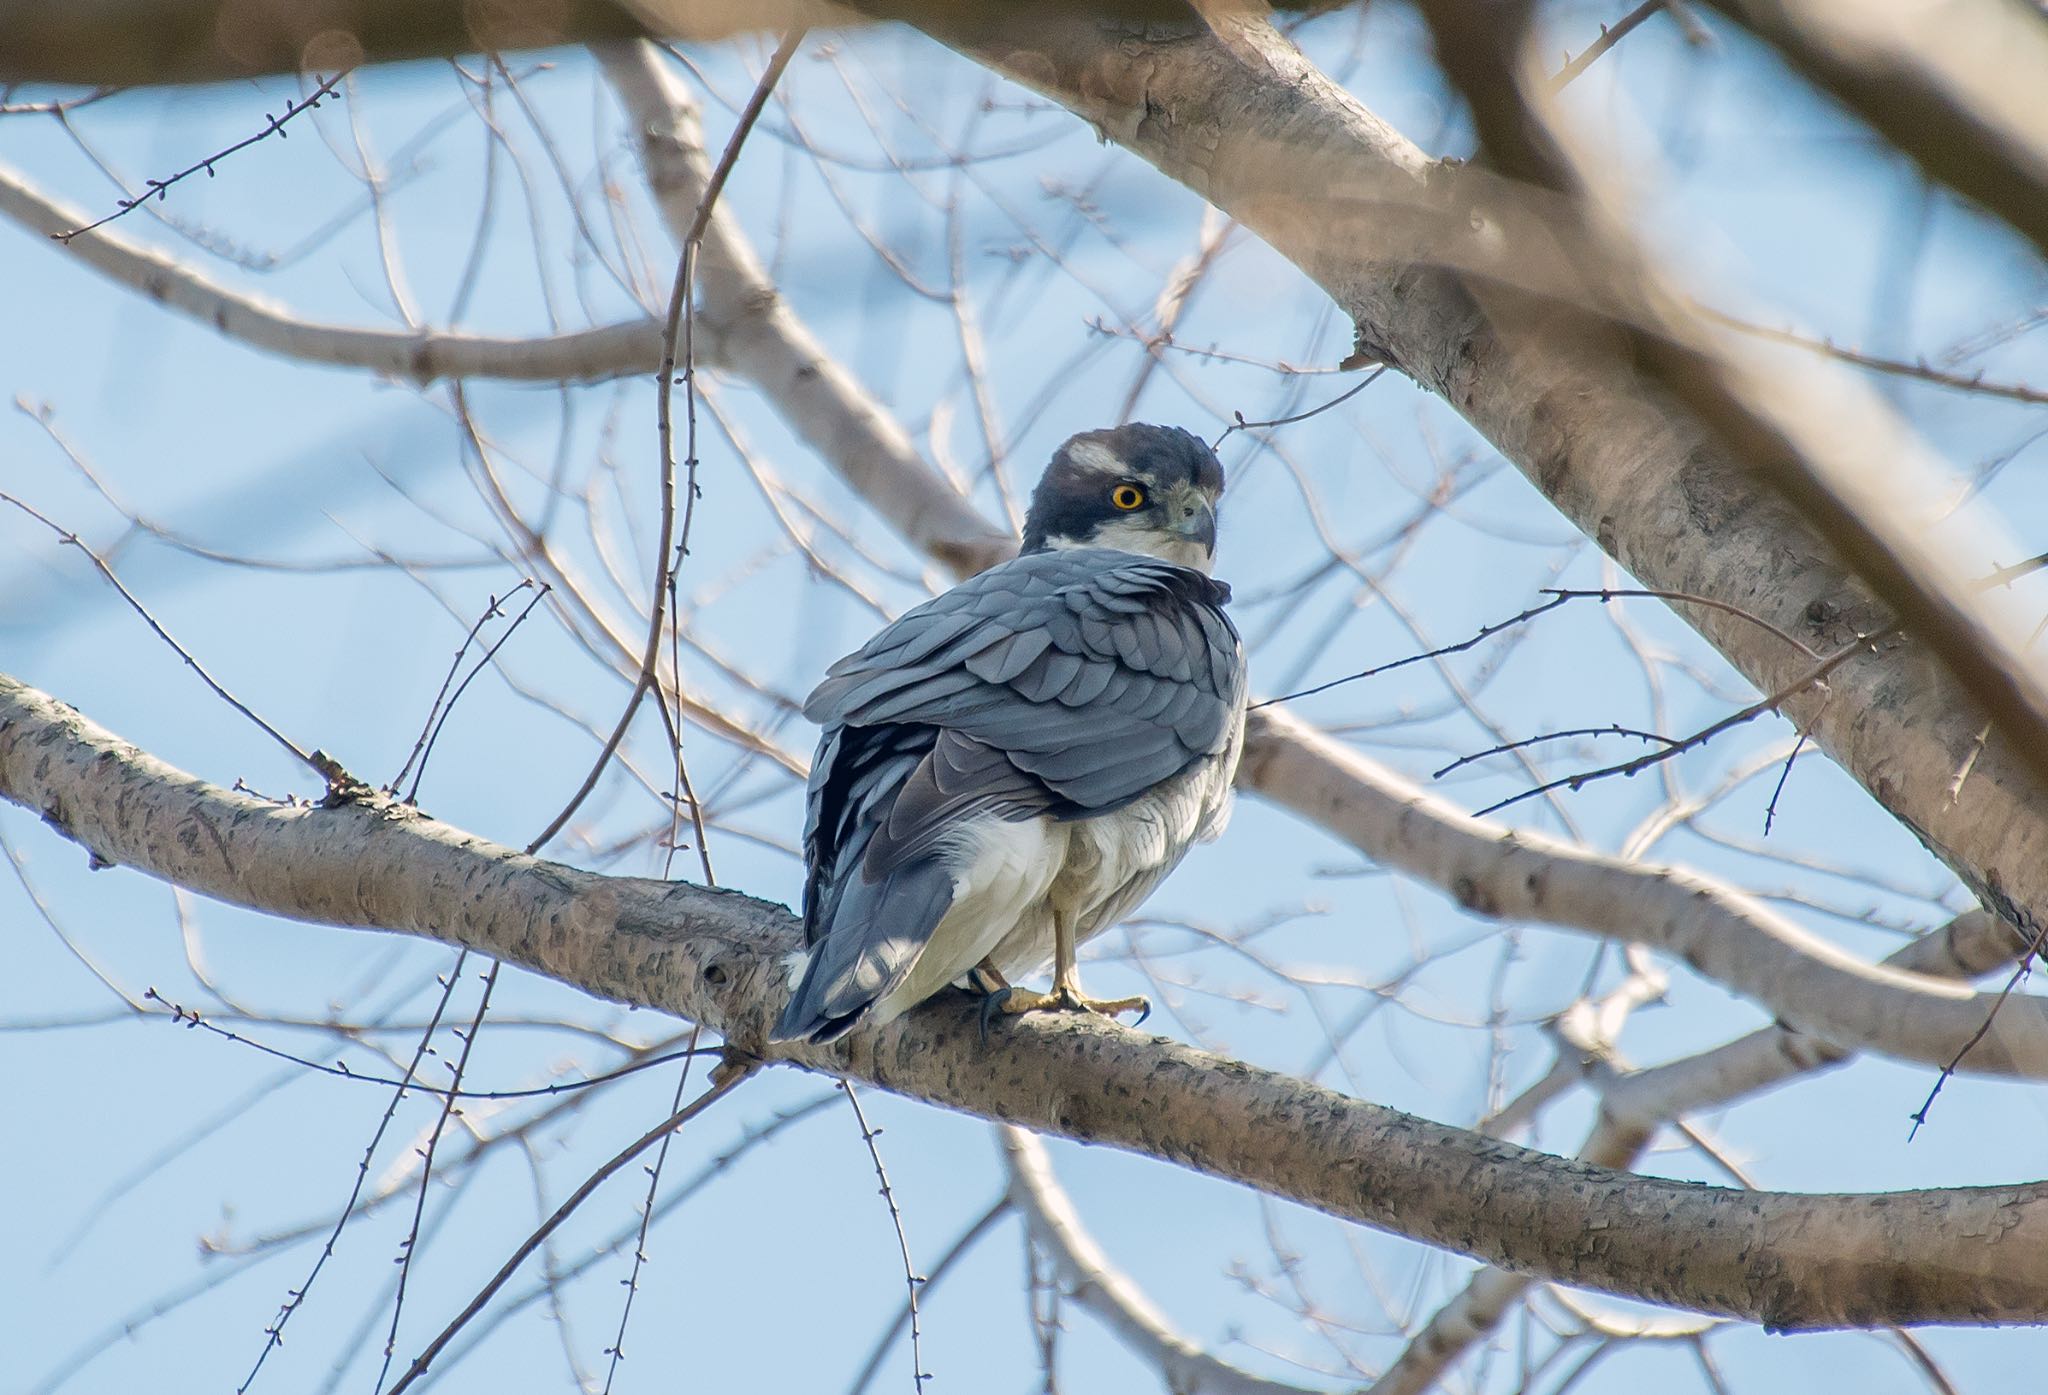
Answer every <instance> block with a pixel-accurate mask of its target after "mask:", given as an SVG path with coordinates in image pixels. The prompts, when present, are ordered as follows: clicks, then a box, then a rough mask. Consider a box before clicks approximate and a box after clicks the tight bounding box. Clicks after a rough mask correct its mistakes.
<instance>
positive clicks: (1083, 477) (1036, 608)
mask: <svg viewBox="0 0 2048 1395" xmlns="http://www.w3.org/2000/svg"><path fill="white" fill-rule="evenodd" d="M1222 492H1223V467H1222V465H1220V464H1219V463H1218V462H1217V460H1216V456H1215V454H1214V452H1212V451H1211V450H1210V449H1209V448H1208V447H1207V446H1206V445H1204V444H1203V443H1202V442H1201V441H1200V440H1198V439H1196V438H1195V437H1194V436H1191V435H1189V434H1188V433H1187V432H1185V431H1181V430H1177V429H1174V428H1170V427H1162V426H1143V425H1131V426H1121V427H1118V428H1116V429H1115V430H1111V431H1088V432H1083V433H1082V434H1080V435H1078V436H1075V437H1074V438H1073V439H1071V440H1069V441H1068V442H1067V443H1066V444H1065V445H1063V446H1061V447H1060V448H1059V450H1058V452H1057V453H1055V454H1054V456H1053V458H1052V464H1051V465H1050V466H1049V467H1047V469H1046V472H1045V477H1044V478H1043V479H1042V480H1040V481H1039V484H1038V488H1037V490H1036V491H1035V492H1034V493H1033V494H1032V496H1031V509H1030V512H1029V514H1028V516H1027V517H1026V519H1025V525H1024V547H1023V552H1022V554H1021V555H1020V556H1017V557H1015V558H1013V559H1011V560H1010V561H1007V562H1004V563H1002V564H1000V565H998V566H994V567H991V568H989V569H988V570H987V571H985V572H982V573H981V574H980V575H979V576H974V577H970V578H969V579H967V580H966V581H963V582H961V583H960V584H959V585H958V586H955V587H954V588H953V589H952V590H950V591H948V592H946V593H945V594H944V595H941V596H939V597H937V598H935V599H933V600H931V601H928V602H926V603H925V604H923V605H921V606H918V607H917V608H916V609H914V610H911V611H909V612H907V613H906V614H905V615H903V616H902V617H901V618H900V619H898V620H897V621H896V622H895V623H894V624H892V625H890V626H888V628H886V629H884V630H883V631H882V632H881V633H880V634H878V635H876V636H875V637H874V638H873V639H871V640H869V641H868V642H867V644H866V645H865V646H863V647H862V648H861V649H860V650H859V652H857V653H854V654H851V655H848V656H847V657H846V658H844V659H841V660H840V661H839V662H838V663H836V664H834V665H833V666H832V667H831V669H830V671H829V672H828V673H827V675H826V677H825V681H824V682H823V683H821V684H819V685H818V688H817V691H815V692H813V693H812V694H811V696H810V699H809V700H808V701H807V702H806V703H805V704H804V715H805V716H807V717H809V718H810V719H811V720H812V721H814V722H817V723H818V724H819V725H821V726H822V727H823V728H824V734H823V737H822V739H821V740H820V741H819V744H818V755H817V760H816V762H815V763H814V764H813V765H812V767H811V781H810V795H809V805H808V809H807V812H806V820H805V827H804V858H805V862H806V864H807V867H808V876H807V878H806V880H805V883H804V938H805V941H806V942H807V944H808V945H809V948H808V950H807V951H806V952H805V953H803V954H801V955H798V956H795V957H794V958H793V959H792V962H791V979H792V982H793V983H794V985H795V991H794V994H793V996H792V997H791V998H790V1000H789V1005H788V1007H787V1008H786V1009H785V1010H784V1011H783V1014H782V1018H781V1020H780V1021H779V1022H778V1023H777V1024H776V1027H775V1031H774V1033H773V1038H774V1039H775V1040H777V1041H792V1040H808V1041H831V1040H833V1039H834V1038H836V1037H840V1036H843V1035H845V1034H846V1033H847V1032H850V1031H852V1030H853V1029H854V1028H856V1027H860V1026H863V1025H876V1024H880V1023H883V1022H887V1021H889V1020H890V1019H892V1018H895V1017H898V1016H901V1015H902V1014H903V1013H904V1012H906V1011H908V1010H909V1009H910V1008H912V1007H915V1006H916V1005H917V1004H918V1003H920V1002H923V1001H924V1000H925V999H926V998H929V997H930V996H932V994H934V993H936V992H938V991H939V990H940V989H941V988H944V987H945V986H946V985H947V984H950V983H954V982H956V981H965V982H967V983H968V984H969V985H970V986H972V987H974V988H976V989H978V990H979V991H981V992H983V993H985V994H988V995H990V996H989V1003H988V1006H989V1008H990V1009H992V1010H996V1011H1002V1012H1025V1011H1031V1010H1033V1009H1036V1008H1040V1007H1071V1008H1084V1009H1089V1010H1093V1011H1097V1012H1121V1011H1126V1010H1132V1009H1142V1008H1144V1007H1145V1003H1144V1000H1143V999H1140V998H1132V999H1124V1000H1120V1001H1115V1002H1100V1001H1096V1000H1092V999H1089V998H1086V997H1084V996H1082V994H1081V991H1080V987H1079V985H1078V984H1077V983H1076V982H1075V978H1074V949H1075V946H1076V945H1078V944H1079V943H1080V942H1081V941H1083V940H1085V939H1087V938H1088V937H1089V936H1091V935H1093V934H1096V933H1097V932H1098V931H1101V930H1104V929H1107V928H1108V927H1109V926H1111V925H1114V924H1115V923H1116V922H1117V921H1118V920H1119V919H1121V918H1122V917H1124V916H1126V915H1128V914H1129V913H1130V912H1131V911H1132V910H1133V909H1135V908H1136V907H1137V905H1138V903H1139V902H1141V901H1143V900H1144V899H1145V897H1146V896H1147V895H1149V894H1150V893H1151V891H1152V889H1153V888H1154V887H1155V886H1157V885H1158V884H1159V882H1160V880H1161V879H1162V878H1163V877H1165V876H1166V874H1167V873H1168V872H1170V871H1172V870H1173V868H1174V866H1175V865H1176V864H1178V863H1179V861H1180V860H1181V857H1182V855H1183V854H1185V853H1186V852H1187V850H1188V848H1189V846H1190V845H1192V844H1194V843H1196V842H1198V841H1203V840H1206V839H1209V838H1212V837H1214V836H1215V835H1216V834H1217V833H1219V832H1220V831H1221V830H1222V826H1223V823H1224V820H1225V819H1226V818H1227V817H1228V813H1229V799H1230V782H1231V777H1232V776H1233V775H1234V774H1235V773H1236V770H1237V758H1238V752H1239V749H1240V747H1241V746H1242V744H1243V740H1244V712H1245V665H1244V649H1243V646H1242V645H1241V644H1240V643H1239V641H1238V636H1237V630H1236V629H1235V628H1234V627H1233V626H1232V625H1231V623H1230V620H1229V619H1228V618H1227V617H1226V616H1225V615H1224V613H1223V604H1224V602H1225V601H1227V600H1228V599H1229V597H1230V588H1229V587H1227V586H1225V585H1224V584H1223V583H1222V582H1219V581H1214V580H1211V579H1210V576H1209V568H1210V564H1211V561H1212V559H1213V558H1214V556H1215V550H1216V501H1217V497H1218V496H1219V495H1220V494H1221V493H1222ZM1048 958H1050V959H1051V960H1052V962H1053V978H1052V992H1050V993H1034V992H1031V991H1029V990H1026V989H1021V988H1013V987H1011V986H1010V984H1009V979H1010V978H1012V977H1016V976H1021V975H1023V974H1026V973H1030V972H1032V971H1034V970H1035V969H1037V968H1038V966H1040V965H1042V964H1043V963H1045V961H1046V960H1047V959H1048ZM984 1020H986V1019H984Z"/></svg>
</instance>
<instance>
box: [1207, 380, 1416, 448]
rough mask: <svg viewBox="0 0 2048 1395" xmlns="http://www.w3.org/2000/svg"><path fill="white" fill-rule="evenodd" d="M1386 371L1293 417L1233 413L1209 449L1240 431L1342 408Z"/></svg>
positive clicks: (1305, 419) (1274, 424)
mask: <svg viewBox="0 0 2048 1395" xmlns="http://www.w3.org/2000/svg"><path fill="white" fill-rule="evenodd" d="M1386 371H1387V365H1385V364H1384V363H1382V364H1380V365H1379V366H1378V367H1377V368H1374V369H1373V370H1372V372H1370V373H1368V374H1366V375H1365V380H1364V381H1363V382H1360V383H1357V384H1355V385H1353V386H1352V387H1348V388H1346V389H1345V390H1344V391H1342V392H1340V393H1338V394H1337V395H1336V396H1335V397H1333V398H1331V399H1330V400H1329V401H1328V402H1325V403H1323V404H1322V405H1321V406H1320V407H1311V408H1309V409H1308V410H1307V411H1305V412H1296V413H1295V414H1294V415H1293V416H1291V417H1275V418H1273V419H1272V420H1271V421H1246V420H1245V419H1244V413H1243V412H1232V413H1231V414H1230V415H1231V416H1232V418H1234V420H1232V422H1231V424H1230V425H1229V426H1226V427H1225V428H1223V434H1222V435H1221V436H1218V437H1217V438H1216V439H1215V440H1213V441H1211V442H1210V443H1209V449H1210V450H1215V449H1216V448H1217V447H1219V446H1221V445H1222V444H1223V443H1224V442H1225V441H1227V440H1229V439H1230V438H1231V436H1233V435H1234V434H1236V433H1237V432H1239V431H1252V430H1256V429H1258V428H1260V427H1266V426H1292V425H1293V424H1294V423H1295V422H1297V421H1307V420H1308V419H1309V418H1310V417H1314V416H1321V415H1322V414H1323V413H1324V412H1327V411H1329V410H1330V409H1331V408H1332V407H1341V406H1343V405H1344V404H1345V403H1346V402H1349V401H1350V400H1351V399H1352V398H1354V397H1356V396H1358V394H1359V393H1361V392H1364V391H1365V390H1366V389H1367V388H1369V387H1371V386H1372V385H1373V384H1374V383H1376V382H1378V381H1379V379H1380V375H1381V374H1382V373H1385V372H1386Z"/></svg>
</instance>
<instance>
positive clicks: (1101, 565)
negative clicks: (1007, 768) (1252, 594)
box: [804, 548, 1245, 818]
mask: <svg viewBox="0 0 2048 1395" xmlns="http://www.w3.org/2000/svg"><path fill="white" fill-rule="evenodd" d="M1229 595H1230V588H1229V587H1227V586H1225V585H1223V583H1221V582H1218V581H1213V580H1211V579H1210V578H1208V577H1206V576H1203V575H1202V574H1201V573H1200V572H1196V571H1193V570H1190V569H1189V568H1186V567H1177V566H1175V565H1173V564H1172V563H1170V562H1162V561H1158V560H1156V559H1154V558H1150V557H1142V556H1139V555H1137V554H1135V553H1129V552H1117V551H1113V550H1111V549H1108V548H1074V549H1070V550H1066V551H1057V552H1038V553H1031V554H1029V555H1027V556H1023V557H1018V558H1015V559H1013V560H1011V561H1008V562H1005V563H1003V564H1002V565H1001V566H998V567H992V568H990V569H989V570H988V571H985V572H983V573H981V574H980V575H979V576H975V577H971V578H969V579H968V580H966V581H964V582H962V583H961V584H960V585H958V586H956V587H954V588H953V589H952V590H951V591H948V592H946V593H945V594H944V595H942V596H939V597H936V598H935V599H933V600H931V601H928V602H926V603H925V604H923V605H921V606H919V607H917V608H916V609H915V610H912V611H909V612H908V613H906V614H905V615H904V616H903V617H902V618H900V619H899V620H897V621H896V623H894V624H893V625H890V626H889V627H888V628H887V629H885V630H883V631H882V632H881V633H880V634H878V635H876V636H875V637H874V638H873V639H871V640H869V641H868V642H867V644H865V645H863V646H862V647H861V648H860V649H859V650H858V651H857V652H855V653H853V654H850V655H848V656H847V657H846V658H843V659H841V660H840V661H839V662H838V663H836V664H834V665H832V667H831V669H830V670H829V671H828V672H827V674H826V677H825V681H824V682H823V683H820V684H819V685H818V687H817V690H816V691H814V692H813V693H812V694H811V696H810V699H809V700H808V701H807V702H805V704H804V715H805V716H807V717H809V718H810V719H811V720H812V721H814V722H817V723H819V724H820V725H822V726H826V727H828V728H829V727H833V726H879V725H883V724H888V723H917V724H920V725H930V726H935V727H939V728H942V729H944V730H948V731H956V732H959V733H961V734H962V735H964V736H967V737H970V738H972V739H973V740H975V741H977V742H980V743H982V744H983V745H986V746H988V747H990V748H992V749H994V750H995V751H998V752H1001V753H1002V754H1003V755H1004V756H1006V757H1008V759H1009V762H1010V763H1011V764H1013V765H1014V766H1015V767H1016V768H1017V769H1019V770H1021V771H1024V772H1026V773H1028V774H1030V775H1032V776H1035V777H1037V779H1038V781H1039V782H1041V783H1042V784H1043V785H1044V787H1045V788H1046V790H1047V791H1048V792H1049V794H1050V796H1051V797H1052V798H1051V802H1052V803H1053V804H1056V805H1057V806H1058V810H1057V811H1058V812H1059V813H1060V814H1061V816H1063V817H1069V818H1073V817H1086V816H1089V815H1093V814H1103V813H1108V812H1110V811H1112V810H1115V809H1119V808H1121V807H1123V806H1124V805H1125V804H1128V803H1130V802H1131V801H1132V800H1133V799H1136V798H1137V797H1138V796H1139V795H1141V794H1143V793H1144V792H1145V791H1146V790H1148V789H1150V788H1151V787H1152V786H1154V785H1156V784H1158V783H1159V782H1160V781H1162V780H1165V779H1169V778H1171V777H1172V776H1174V775H1176V774H1179V773H1180V772H1181V771H1182V770H1184V769H1186V768H1187V766H1188V765H1189V764H1191V763H1192V762H1193V761H1194V760H1196V759H1197V758H1199V757H1201V756H1205V755H1213V754H1215V753H1217V752H1219V751H1221V750H1222V749H1223V748H1224V746H1225V744H1226V743H1227V742H1228V740H1229V736H1230V727H1231V723H1232V721H1233V720H1234V718H1235V715H1236V711H1237V708H1238V705H1239V704H1240V703H1241V702H1242V700H1243V697H1244V685H1245V669H1244V653H1243V649H1242V646H1241V645H1240V644H1239V642H1238V637H1237V631H1236V629H1235V628H1234V627H1233V626H1232V625H1231V623H1230V621H1229V619H1228V618H1227V617H1226V616H1225V615H1224V613H1223V610H1222V606H1223V603H1224V602H1225V601H1226V600H1227V599H1228V598H1229Z"/></svg>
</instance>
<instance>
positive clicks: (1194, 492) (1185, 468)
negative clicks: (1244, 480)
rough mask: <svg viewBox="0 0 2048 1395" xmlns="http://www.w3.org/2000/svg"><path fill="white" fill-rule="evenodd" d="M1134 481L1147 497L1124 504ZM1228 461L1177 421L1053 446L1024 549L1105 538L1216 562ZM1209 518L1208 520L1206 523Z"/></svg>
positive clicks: (1034, 497)
mask: <svg viewBox="0 0 2048 1395" xmlns="http://www.w3.org/2000/svg"><path fill="white" fill-rule="evenodd" d="M1125 486H1134V487H1135V488H1136V490H1137V491H1138V494H1137V496H1136V497H1137V498H1138V499H1139V500H1140V502H1139V503H1138V504H1137V505H1136V506H1130V507H1126V506H1121V505H1120V504H1119V502H1118V501H1119V500H1120V499H1121V500H1125V501H1128V500H1130V499H1131V498H1132V497H1133V496H1132V495H1131V494H1129V493H1124V494H1119V493H1118V490H1119V489H1120V488H1123V487H1125ZM1222 492H1223V465H1222V463H1221V462H1220V461H1218V460H1217V459H1216V453H1215V452H1214V451H1212V450H1210V449H1209V447H1208V446H1207V445H1205V444H1203V442H1202V440H1201V438H1200V437H1197V436H1195V435H1192V434H1191V433H1189V432H1186V431H1183V430H1181V429H1180V428H1179V427H1177V426H1148V425H1145V424H1143V423H1140V422H1133V423H1131V424H1129V425H1126V426H1118V427H1112V428H1110V429H1109V430H1106V431H1083V432H1081V433H1080V434H1079V435H1077V436H1073V437H1070V438H1069V439H1068V440H1067V441H1066V443H1065V444H1063V445H1062V446H1061V447H1060V448H1059V449H1058V450H1057V451H1055V452H1054V453H1053V457H1052V463H1051V464H1050V465H1048V466H1047V467H1046V470H1045V475H1044V477H1043V478H1042V479H1040V480H1039V482H1038V488H1037V489H1035V490H1033V491H1032V494H1031V509H1030V512H1029V513H1028V514H1026V516H1025V519H1024V551H1026V552H1043V551H1045V550H1046V549H1047V548H1051V547H1075V546H1105V547H1120V548H1123V549H1125V550H1127V551H1132V552H1144V553H1149V554H1152V555H1154V556H1160V557H1165V558H1166V559H1167V560H1169V561H1175V562H1181V563H1184V564H1186V565H1190V566H1199V567H1200V568H1201V569H1202V570H1204V571H1206V570H1207V569H1208V567H1207V562H1208V558H1209V557H1210V555H1212V554H1213V553H1214V551H1215V543H1216V535H1215V517H1216V515H1215V507H1216V500H1217V497H1218V496H1219V495H1221V494H1222ZM1204 525H1206V526H1204Z"/></svg>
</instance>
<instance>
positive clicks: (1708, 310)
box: [1694, 305, 2048, 407]
mask: <svg viewBox="0 0 2048 1395" xmlns="http://www.w3.org/2000/svg"><path fill="white" fill-rule="evenodd" d="M1694 309H1695V310H1697V311H1698V312H1699V313H1700V315H1702V316H1703V317H1705V318H1706V319H1709V320H1713V321H1714V322H1716V323H1717V324H1724V325H1727V326H1728V327H1729V328H1730V329H1734V330H1740V331H1741V332H1742V333H1744V334H1750V335H1754V336H1756V337H1757V338H1759V339H1768V340H1770V341H1771V342H1772V343H1774V344H1789V345H1790V346H1791V347H1793V348H1795V349H1804V350H1806V352H1808V353H1810V354H1819V355H1820V356H1822V357H1823V358H1831V359H1835V360H1837V361H1839V362H1842V363H1847V364H1851V365H1853V366H1855V367H1857V368H1865V369H1868V370H1869V371H1871V372H1873V373H1884V374H1888V375H1890V376H1892V377H1896V378H1911V379H1913V380H1914V381H1915V382H1921V383H1929V384H1932V385H1933V386H1935V387H1941V388H1948V389H1949V390H1951V391H1953V392H1973V393H1977V394H1978V395H1980V396H1983V397H1997V398H2002V399H2004V400H2005V401H2007V402H2024V403H2026V404H2027V405H2028V406H2032V407H2040V406H2048V389H2042V388H2036V387H2028V386H2027V385H2026V384H2025V383H2000V382H1987V381H1985V378H1984V375H1983V374H1982V373H1981V372H1979V373H1957V372H1953V371H1951V370H1948V369H1943V368H1936V367H1935V366H1934V365H1933V364H1931V363H1929V362H1927V361H1926V360H1925V359H1915V360H1913V361H1911V362H1908V361H1907V360H1905V359H1896V358H1883V357H1881V356H1879V355H1877V354H1866V353H1864V352H1863V351H1862V350H1860V349H1847V348H1844V347H1842V346H1841V345H1840V344H1837V343H1835V342H1834V341H1833V340H1832V339H1816V338H1814V337H1812V336H1810V335H1805V334H1798V333H1795V332H1794V331H1792V330H1789V329H1772V328H1771V327H1770V326H1769V325H1760V324H1755V323H1752V322H1751V321H1749V320H1741V319H1737V318H1736V317H1735V316H1733V315H1729V314H1726V313H1724V312H1722V311H1719V310H1716V309H1713V308H1712V307H1711V306H1706V305H1695V306H1694Z"/></svg>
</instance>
